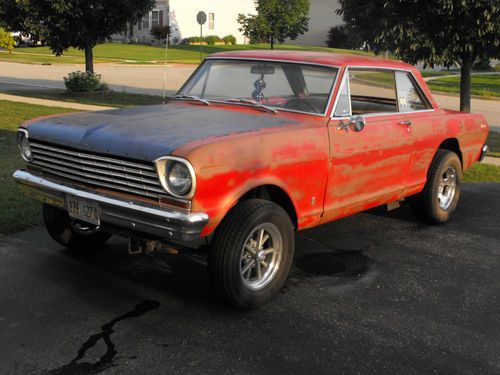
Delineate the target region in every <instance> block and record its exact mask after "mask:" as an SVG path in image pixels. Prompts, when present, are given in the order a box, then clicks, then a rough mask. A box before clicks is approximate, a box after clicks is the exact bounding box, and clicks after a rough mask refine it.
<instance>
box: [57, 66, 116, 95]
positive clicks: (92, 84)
mask: <svg viewBox="0 0 500 375" xmlns="http://www.w3.org/2000/svg"><path fill="white" fill-rule="evenodd" d="M64 84H65V85H66V89H68V91H71V92H93V91H106V90H108V85H106V83H104V82H102V76H101V75H100V74H94V73H90V72H80V71H77V72H72V73H69V74H68V76H67V77H64Z"/></svg>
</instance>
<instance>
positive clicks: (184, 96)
mask: <svg viewBox="0 0 500 375" xmlns="http://www.w3.org/2000/svg"><path fill="white" fill-rule="evenodd" d="M172 99H184V100H194V101H197V102H200V103H203V104H205V105H208V106H210V105H211V103H210V102H209V101H208V100H206V99H202V98H199V97H197V96H194V95H184V94H177V95H175V96H173V97H172Z"/></svg>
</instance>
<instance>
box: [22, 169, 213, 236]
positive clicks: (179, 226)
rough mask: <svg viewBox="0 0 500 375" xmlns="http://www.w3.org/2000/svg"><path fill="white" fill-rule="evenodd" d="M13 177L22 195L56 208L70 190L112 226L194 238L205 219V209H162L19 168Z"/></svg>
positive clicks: (64, 199)
mask: <svg viewBox="0 0 500 375" xmlns="http://www.w3.org/2000/svg"><path fill="white" fill-rule="evenodd" d="M13 177H14V180H15V181H16V182H17V183H19V184H20V185H22V187H23V188H24V192H25V193H26V195H28V196H30V197H32V198H34V199H36V200H39V201H42V202H44V203H46V204H50V205H53V206H56V207H60V208H64V209H67V208H66V195H67V194H70V195H73V196H77V197H80V198H84V199H89V200H92V201H95V202H97V203H98V204H99V209H100V216H101V222H102V224H103V226H107V225H108V226H114V227H117V228H118V229H125V230H127V231H130V232H138V233H141V234H146V235H150V236H154V237H157V238H159V239H164V240H175V241H186V242H187V241H194V240H196V239H198V238H200V233H201V231H202V230H203V228H204V227H205V225H206V224H207V223H208V215H207V214H205V213H185V212H182V211H174V210H172V209H163V208H160V207H158V206H154V205H148V204H146V203H143V202H138V201H127V200H123V199H119V198H116V197H113V196H110V195H105V194H102V193H96V192H93V191H90V190H85V189H84V188H81V187H77V186H74V185H70V184H66V183H63V182H60V181H57V180H52V179H49V178H47V177H44V176H39V175H36V174H34V173H31V172H28V171H25V170H19V171H16V172H14V175H13Z"/></svg>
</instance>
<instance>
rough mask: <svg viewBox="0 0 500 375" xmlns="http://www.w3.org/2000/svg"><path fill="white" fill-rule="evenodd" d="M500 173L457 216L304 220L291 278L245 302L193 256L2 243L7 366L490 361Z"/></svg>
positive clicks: (266, 369)
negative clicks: (214, 288) (232, 300)
mask: <svg viewBox="0 0 500 375" xmlns="http://www.w3.org/2000/svg"><path fill="white" fill-rule="evenodd" d="M499 222H500V184H478V185H465V186H464V191H463V195H462V201H461V204H460V206H459V209H458V211H457V213H456V216H455V218H454V220H453V221H452V222H450V223H449V224H447V225H444V226H439V227H429V226H425V225H423V224H420V223H418V222H416V221H415V220H414V219H413V217H412V216H411V214H410V212H409V209H408V208H407V207H403V208H401V209H400V210H396V211H392V212H390V213H384V212H382V211H380V210H372V211H370V212H367V213H362V214H359V215H356V216H353V217H350V218H346V219H343V220H340V221H337V222H334V223H331V224H328V225H325V226H323V227H320V228H316V229H313V230H308V231H305V232H301V233H300V234H299V236H298V249H297V255H296V260H295V264H294V267H293V270H292V274H291V277H290V279H289V281H288V282H287V285H286V287H285V288H284V289H283V290H282V291H281V293H280V294H279V295H278V296H277V298H275V299H274V300H272V301H271V302H270V303H268V304H267V305H265V306H264V307H262V308H260V309H257V310H254V311H247V312H239V311H235V310H233V309H231V308H228V307H225V306H223V305H221V304H219V303H217V302H215V301H213V299H212V298H211V297H210V289H209V287H208V286H207V274H206V269H205V266H204V265H203V264H202V263H203V262H202V258H187V257H173V256H168V255H165V254H155V255H154V256H135V257H132V256H129V255H127V252H126V243H125V242H124V241H123V240H121V239H114V240H112V241H111V243H110V244H108V245H106V246H104V247H103V248H102V249H99V250H100V251H97V252H88V253H86V254H80V255H78V254H73V253H71V252H68V251H67V250H64V249H62V248H60V247H59V246H58V245H55V244H54V243H53V242H52V241H51V240H50V239H49V238H48V237H47V235H46V234H45V233H44V231H43V230H41V229H40V228H34V229H30V230H28V231H25V232H22V233H17V234H15V235H11V236H7V237H4V238H2V240H1V241H0V347H1V348H2V350H1V351H0V373H2V374H81V375H82V374H96V373H101V372H104V373H106V374H159V373H164V374H174V373H176V374H177V373H186V374H224V373H233V374H306V373H307V374H354V373H356V374H431V373H438V374H454V375H458V374H474V375H475V374H499V373H500V356H499V355H498V354H499V353H500V294H499V292H498V286H499V285H500V272H498V265H499V264H500V230H499V227H498V223H499Z"/></svg>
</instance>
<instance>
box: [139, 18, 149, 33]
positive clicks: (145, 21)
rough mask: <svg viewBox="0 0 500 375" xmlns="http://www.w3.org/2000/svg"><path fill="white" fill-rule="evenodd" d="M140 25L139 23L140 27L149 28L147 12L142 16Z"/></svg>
mask: <svg viewBox="0 0 500 375" xmlns="http://www.w3.org/2000/svg"><path fill="white" fill-rule="evenodd" d="M140 25H141V29H146V30H149V14H147V15H145V16H144V17H142V20H141V22H140Z"/></svg>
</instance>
